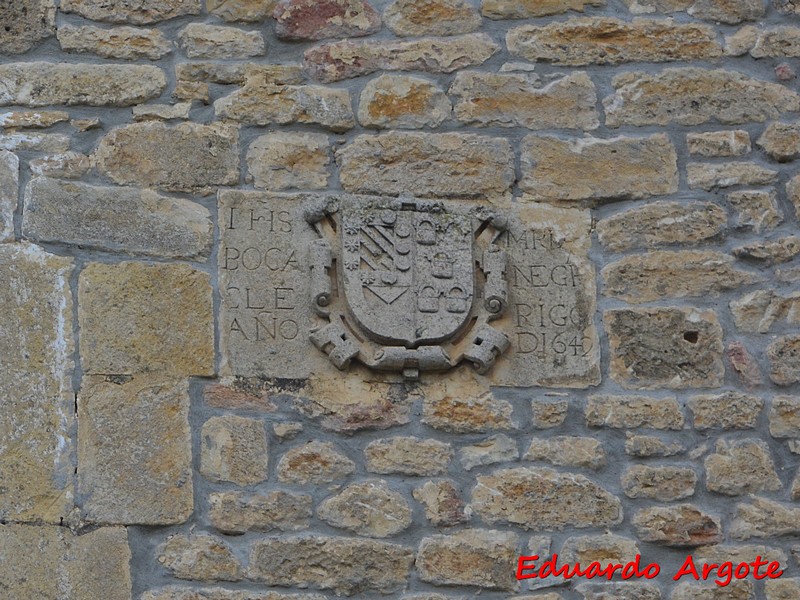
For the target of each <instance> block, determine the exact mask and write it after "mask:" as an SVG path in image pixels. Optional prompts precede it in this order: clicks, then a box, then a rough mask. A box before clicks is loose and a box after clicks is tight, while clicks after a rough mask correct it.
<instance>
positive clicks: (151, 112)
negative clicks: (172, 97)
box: [132, 102, 192, 121]
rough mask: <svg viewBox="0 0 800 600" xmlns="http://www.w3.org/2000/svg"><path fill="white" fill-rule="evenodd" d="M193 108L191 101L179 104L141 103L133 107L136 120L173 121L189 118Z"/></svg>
mask: <svg viewBox="0 0 800 600" xmlns="http://www.w3.org/2000/svg"><path fill="white" fill-rule="evenodd" d="M191 110H192V103H191V102H178V103H177V104H139V105H137V106H134V107H133V111H132V112H133V120H134V121H154V120H160V121H171V120H173V119H181V120H186V119H188V118H189V112H190V111H191Z"/></svg>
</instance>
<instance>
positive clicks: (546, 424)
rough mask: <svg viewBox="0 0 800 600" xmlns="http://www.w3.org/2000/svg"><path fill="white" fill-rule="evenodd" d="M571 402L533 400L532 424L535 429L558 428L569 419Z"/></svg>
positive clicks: (550, 399) (554, 399)
mask: <svg viewBox="0 0 800 600" xmlns="http://www.w3.org/2000/svg"><path fill="white" fill-rule="evenodd" d="M568 412H569V400H566V399H558V398H537V399H535V400H531V424H532V425H533V427H534V429H551V428H553V427H558V426H559V425H561V424H562V423H564V421H566V419H567V413H568Z"/></svg>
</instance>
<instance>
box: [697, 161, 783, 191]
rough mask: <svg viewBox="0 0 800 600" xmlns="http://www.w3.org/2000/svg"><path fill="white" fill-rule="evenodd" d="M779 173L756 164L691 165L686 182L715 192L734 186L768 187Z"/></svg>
mask: <svg viewBox="0 0 800 600" xmlns="http://www.w3.org/2000/svg"><path fill="white" fill-rule="evenodd" d="M777 177H778V172H777V171H773V170H772V169H767V168H765V167H762V166H761V165H759V164H756V163H748V162H735V163H689V164H688V165H686V181H687V183H688V184H689V187H690V188H693V189H697V188H699V189H701V190H713V189H714V188H720V187H731V186H734V185H767V184H770V183H774V182H775V180H776V179H777Z"/></svg>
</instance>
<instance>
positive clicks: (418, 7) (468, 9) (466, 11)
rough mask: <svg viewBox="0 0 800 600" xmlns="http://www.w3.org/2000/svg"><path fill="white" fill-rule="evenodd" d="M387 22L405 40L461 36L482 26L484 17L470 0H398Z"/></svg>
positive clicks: (389, 8) (389, 9)
mask: <svg viewBox="0 0 800 600" xmlns="http://www.w3.org/2000/svg"><path fill="white" fill-rule="evenodd" d="M383 19H384V21H385V22H386V26H387V27H388V28H389V29H391V30H392V32H393V33H394V34H395V35H397V36H401V37H405V36H418V35H458V34H460V33H471V32H473V31H475V30H476V29H478V28H479V27H480V26H481V16H480V14H479V13H478V11H477V10H476V9H475V8H474V7H473V6H472V5H471V4H470V3H469V2H467V1H466V0H394V1H393V2H392V3H391V4H389V6H387V7H386V9H385V10H384V12H383Z"/></svg>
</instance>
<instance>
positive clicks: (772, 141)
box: [756, 123, 800, 162]
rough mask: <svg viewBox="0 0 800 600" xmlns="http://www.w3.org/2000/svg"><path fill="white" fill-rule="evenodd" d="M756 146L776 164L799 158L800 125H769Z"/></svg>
mask: <svg viewBox="0 0 800 600" xmlns="http://www.w3.org/2000/svg"><path fill="white" fill-rule="evenodd" d="M756 144H758V146H760V147H761V148H763V149H764V152H766V153H767V154H768V155H769V156H770V157H772V158H774V159H775V160H777V161H778V162H788V161H790V160H794V159H796V158H797V157H798V156H800V123H770V124H769V126H768V127H767V128H766V130H764V133H763V134H761V137H760V138H758V140H757V141H756Z"/></svg>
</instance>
